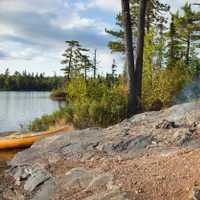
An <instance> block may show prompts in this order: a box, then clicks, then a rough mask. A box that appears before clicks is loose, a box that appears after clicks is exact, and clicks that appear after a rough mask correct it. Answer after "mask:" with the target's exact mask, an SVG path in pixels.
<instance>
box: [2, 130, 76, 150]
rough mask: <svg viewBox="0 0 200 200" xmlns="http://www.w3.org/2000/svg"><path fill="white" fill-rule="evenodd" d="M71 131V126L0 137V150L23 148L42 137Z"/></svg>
mask: <svg viewBox="0 0 200 200" xmlns="http://www.w3.org/2000/svg"><path fill="white" fill-rule="evenodd" d="M71 130H73V127H72V126H67V127H62V128H59V129H55V130H51V131H44V132H39V133H26V134H20V135H17V134H12V135H10V136H6V137H2V138H1V137H0V150H2V149H16V148H25V147H29V146H31V145H32V144H33V143H34V142H36V141H38V140H41V139H42V138H44V137H47V136H50V135H53V134H56V133H59V132H62V131H71Z"/></svg>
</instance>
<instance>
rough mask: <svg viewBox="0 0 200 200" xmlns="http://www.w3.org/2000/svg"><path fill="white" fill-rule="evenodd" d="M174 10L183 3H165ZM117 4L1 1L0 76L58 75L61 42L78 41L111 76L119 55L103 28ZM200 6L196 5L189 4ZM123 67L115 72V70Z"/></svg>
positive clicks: (115, 0)
mask: <svg viewBox="0 0 200 200" xmlns="http://www.w3.org/2000/svg"><path fill="white" fill-rule="evenodd" d="M163 1H164V2H166V3H168V4H169V5H170V6H171V8H172V11H175V10H176V9H177V8H180V7H181V6H182V5H183V4H184V3H185V2H186V0H163ZM120 2H121V0H0V73H1V72H4V71H5V69H6V68H9V69H10V72H11V73H13V72H14V71H16V70H18V71H23V70H25V69H26V71H28V72H39V73H43V72H44V73H45V74H47V75H53V74H55V73H56V74H62V72H61V71H60V68H62V66H61V64H60V61H61V60H62V56H61V55H62V53H63V51H64V49H65V48H66V46H65V43H64V41H66V40H79V41H80V43H81V44H82V45H83V46H84V47H87V48H90V49H91V53H92V52H93V51H94V49H97V59H98V72H99V73H100V74H101V73H105V72H110V71H111V64H112V61H113V59H116V63H117V64H118V65H119V66H121V65H122V63H123V60H122V58H121V57H120V56H118V55H114V54H111V53H110V50H109V49H108V48H107V42H108V41H109V40H110V39H111V37H110V36H109V35H107V34H106V33H105V28H111V29H112V28H114V27H115V15H116V14H117V13H118V12H119V11H120V8H121V6H120ZM189 2H190V3H193V2H196V3H200V0H190V1H189ZM120 70H122V67H121V68H120V67H119V71H120Z"/></svg>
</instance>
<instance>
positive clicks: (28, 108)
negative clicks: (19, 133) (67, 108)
mask: <svg viewBox="0 0 200 200" xmlns="http://www.w3.org/2000/svg"><path fill="white" fill-rule="evenodd" d="M49 95H50V93H49V92H0V132H5V131H16V130H20V126H23V127H24V126H27V125H28V124H30V122H31V121H32V120H33V119H35V118H36V117H40V116H42V115H44V114H50V113H52V112H53V111H56V110H58V109H59V107H60V106H61V104H62V103H61V102H57V101H53V100H51V99H50V98H49Z"/></svg>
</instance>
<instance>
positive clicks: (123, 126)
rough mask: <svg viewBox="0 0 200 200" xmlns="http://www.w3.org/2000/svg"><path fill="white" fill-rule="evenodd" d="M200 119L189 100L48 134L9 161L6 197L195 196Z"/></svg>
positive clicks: (156, 199)
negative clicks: (115, 120)
mask: <svg viewBox="0 0 200 200" xmlns="http://www.w3.org/2000/svg"><path fill="white" fill-rule="evenodd" d="M199 124H200V104H199V103H188V104H182V105H176V106H173V107H171V108H169V109H166V110H162V111H158V112H155V111H154V112H148V113H143V114H139V115H135V116H134V117H132V118H131V119H127V120H124V121H123V122H121V123H119V124H116V125H114V126H111V127H109V128H106V129H100V128H90V129H85V130H79V131H72V132H62V133H60V134H57V135H55V136H51V137H48V138H45V139H43V140H41V141H38V142H36V143H35V144H33V145H32V147H31V148H29V149H27V150H25V151H23V152H20V153H18V154H17V155H16V156H15V157H14V158H13V159H12V160H11V161H10V162H9V166H10V169H9V170H8V171H7V173H6V174H5V175H4V177H2V179H3V180H4V182H5V183H6V184H7V186H5V185H2V186H1V184H0V199H2V200H3V199H5V200H6V199H11V200H15V199H19V200H29V199H31V200H62V199H65V200H76V199H77V200H80V199H83V200H129V199H130V200H136V199H137V200H142V199H148V200H171V199H178V200H179V199H180V200H186V199H187V200H188V198H193V199H195V198H197V197H198V195H199V190H197V189H195V188H199V187H197V186H196V185H198V184H199V185H200V171H199V166H200V126H199ZM2 188H3V189H2ZM191 194H192V196H191ZM189 195H190V197H189Z"/></svg>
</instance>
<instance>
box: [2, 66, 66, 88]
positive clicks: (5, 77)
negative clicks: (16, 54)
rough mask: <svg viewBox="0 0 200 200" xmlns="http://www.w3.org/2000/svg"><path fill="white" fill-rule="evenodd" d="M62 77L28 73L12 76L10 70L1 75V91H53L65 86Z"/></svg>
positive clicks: (16, 73)
mask: <svg viewBox="0 0 200 200" xmlns="http://www.w3.org/2000/svg"><path fill="white" fill-rule="evenodd" d="M63 81H64V78H63V77H61V76H56V75H55V76H53V77H50V76H45V74H44V73H41V74H37V73H36V74H34V73H27V72H26V71H23V72H22V73H20V72H17V71H16V72H15V73H14V74H13V75H11V74H10V72H9V69H7V70H6V71H5V72H4V73H2V74H0V91H51V90H53V89H56V88H59V87H61V86H62V85H63Z"/></svg>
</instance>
